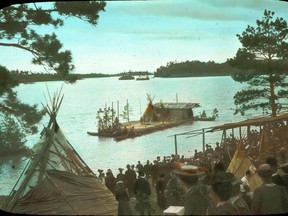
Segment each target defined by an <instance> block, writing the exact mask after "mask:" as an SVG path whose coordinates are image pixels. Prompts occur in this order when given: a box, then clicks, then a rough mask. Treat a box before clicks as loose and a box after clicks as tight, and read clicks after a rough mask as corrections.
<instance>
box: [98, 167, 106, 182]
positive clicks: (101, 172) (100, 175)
mask: <svg viewBox="0 0 288 216" xmlns="http://www.w3.org/2000/svg"><path fill="white" fill-rule="evenodd" d="M98 172H99V175H98V178H99V180H100V181H101V182H102V183H104V181H105V174H104V173H103V170H101V169H98Z"/></svg>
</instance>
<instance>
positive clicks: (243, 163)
mask: <svg viewBox="0 0 288 216" xmlns="http://www.w3.org/2000/svg"><path fill="white" fill-rule="evenodd" d="M242 141H243V139H240V141H239V143H238V145H237V149H236V151H235V153H234V155H233V157H232V159H231V161H230V164H229V166H228V168H227V172H231V173H233V174H234V175H235V176H236V177H238V178H242V177H243V176H244V175H245V174H246V171H247V170H248V169H249V167H251V166H252V167H255V166H254V164H253V163H252V162H251V160H250V159H249V158H248V157H247V155H246V154H245V153H244V152H243V151H242V150H241V149H240V142H242ZM261 184H262V180H261V178H260V177H259V176H258V174H257V173H255V174H254V175H253V176H252V177H251V178H250V179H249V185H250V189H251V191H254V190H255V189H256V188H257V187H259V186H260V185H261Z"/></svg>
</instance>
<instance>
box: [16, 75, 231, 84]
mask: <svg viewBox="0 0 288 216" xmlns="http://www.w3.org/2000/svg"><path fill="white" fill-rule="evenodd" d="M120 76H121V75H120V74H70V75H68V76H67V78H66V79H64V78H62V77H59V76H57V75H51V74H36V75H33V74H31V75H30V74H29V75H13V77H14V79H16V80H17V81H18V82H19V83H25V84H29V83H34V82H50V81H67V82H69V81H72V82H73V81H77V80H81V79H92V78H107V77H120ZM220 76H221V77H223V76H231V75H227V74H221V75H219V74H214V75H213V74H207V75H203V74H202V75H194V76H183V75H182V76H181V75H176V74H171V75H170V76H167V77H166V76H154V78H168V79H169V78H190V77H220Z"/></svg>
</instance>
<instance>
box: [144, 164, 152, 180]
mask: <svg viewBox="0 0 288 216" xmlns="http://www.w3.org/2000/svg"><path fill="white" fill-rule="evenodd" d="M151 167H152V164H151V163H150V161H149V160H147V161H146V164H145V165H144V166H143V171H144V173H145V177H146V179H149V178H150V177H151Z"/></svg>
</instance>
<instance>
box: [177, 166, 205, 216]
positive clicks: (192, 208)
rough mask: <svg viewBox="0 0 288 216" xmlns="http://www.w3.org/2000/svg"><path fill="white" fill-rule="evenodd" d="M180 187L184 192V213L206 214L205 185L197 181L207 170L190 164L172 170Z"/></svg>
mask: <svg viewBox="0 0 288 216" xmlns="http://www.w3.org/2000/svg"><path fill="white" fill-rule="evenodd" d="M173 172H174V173H175V175H176V176H177V178H178V182H179V184H180V187H182V188H183V190H184V191H185V192H186V193H185V197H184V215H206V211H207V208H208V205H209V203H208V199H207V198H206V187H205V186H204V185H201V184H200V183H199V177H200V176H202V175H205V174H206V173H207V172H208V171H207V170H205V169H203V168H199V167H196V166H192V165H183V166H181V167H180V168H178V169H175V170H174V171H173Z"/></svg>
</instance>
